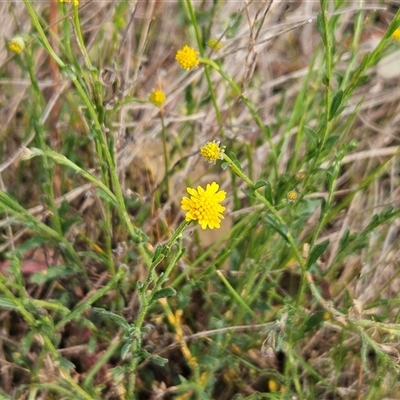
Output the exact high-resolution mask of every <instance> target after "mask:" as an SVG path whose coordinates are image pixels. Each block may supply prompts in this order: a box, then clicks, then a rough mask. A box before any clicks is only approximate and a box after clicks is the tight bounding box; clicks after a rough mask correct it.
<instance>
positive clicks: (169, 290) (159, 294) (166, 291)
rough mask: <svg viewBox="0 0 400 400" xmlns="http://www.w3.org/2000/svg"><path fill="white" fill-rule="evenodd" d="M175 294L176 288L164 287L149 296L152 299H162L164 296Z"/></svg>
mask: <svg viewBox="0 0 400 400" xmlns="http://www.w3.org/2000/svg"><path fill="white" fill-rule="evenodd" d="M175 295H176V290H175V289H174V288H172V287H166V288H163V289H160V290H157V291H156V292H155V293H154V294H153V297H152V298H151V300H152V301H155V300H158V299H162V298H164V297H170V296H175Z"/></svg>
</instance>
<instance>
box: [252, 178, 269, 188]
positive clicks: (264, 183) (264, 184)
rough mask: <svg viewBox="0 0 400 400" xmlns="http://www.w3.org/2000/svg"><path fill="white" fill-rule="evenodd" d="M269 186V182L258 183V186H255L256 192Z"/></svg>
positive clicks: (261, 181)
mask: <svg viewBox="0 0 400 400" xmlns="http://www.w3.org/2000/svg"><path fill="white" fill-rule="evenodd" d="M267 185H269V182H267V181H264V180H260V181H257V182H256V184H255V185H254V190H257V189H260V188H262V187H264V186H267Z"/></svg>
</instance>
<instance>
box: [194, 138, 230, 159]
mask: <svg viewBox="0 0 400 400" xmlns="http://www.w3.org/2000/svg"><path fill="white" fill-rule="evenodd" d="M224 151H225V147H224V146H222V147H221V146H220V143H219V141H217V140H213V141H212V142H207V143H206V144H205V145H204V146H203V147H202V148H201V149H200V154H201V155H202V156H203V158H204V159H205V160H206V161H208V162H209V163H213V164H215V162H216V161H217V160H222V158H223V155H222V154H223V153H224Z"/></svg>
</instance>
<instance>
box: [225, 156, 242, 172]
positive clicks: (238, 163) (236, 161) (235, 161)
mask: <svg viewBox="0 0 400 400" xmlns="http://www.w3.org/2000/svg"><path fill="white" fill-rule="evenodd" d="M228 156H229V158H230V159H231V160H232V162H233V163H234V164H235V165H236V167H238V168H239V170H240V171H241V172H243V173H244V171H243V169H242V166H241V165H240V162H239V160H238V159H237V158H236V155H235V153H232V152H231V151H230V152H229V154H228Z"/></svg>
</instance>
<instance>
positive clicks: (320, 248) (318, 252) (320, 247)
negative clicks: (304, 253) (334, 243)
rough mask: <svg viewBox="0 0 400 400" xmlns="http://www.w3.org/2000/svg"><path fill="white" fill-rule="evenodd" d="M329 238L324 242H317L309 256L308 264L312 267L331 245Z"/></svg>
mask: <svg viewBox="0 0 400 400" xmlns="http://www.w3.org/2000/svg"><path fill="white" fill-rule="evenodd" d="M329 243H330V242H329V239H326V240H324V241H323V242H321V243H319V244H317V245H316V246H315V247H314V248H313V249H312V250H311V254H310V256H309V257H308V263H307V266H308V267H311V266H312V265H313V264H314V263H315V262H316V261H317V260H318V258H320V257H321V256H322V254H324V253H325V250H326V249H327V247H328V246H329Z"/></svg>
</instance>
